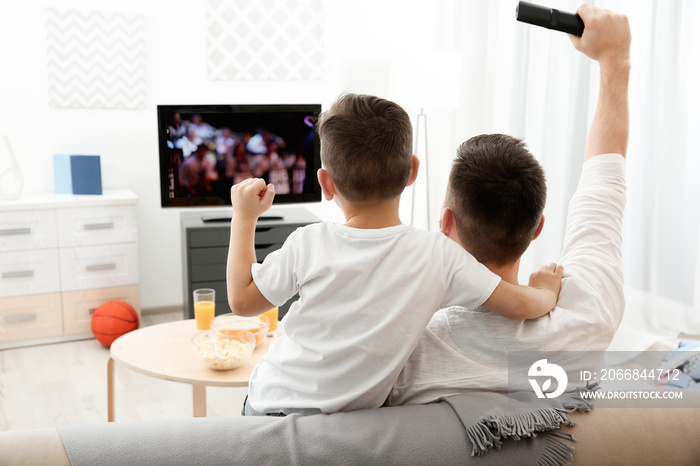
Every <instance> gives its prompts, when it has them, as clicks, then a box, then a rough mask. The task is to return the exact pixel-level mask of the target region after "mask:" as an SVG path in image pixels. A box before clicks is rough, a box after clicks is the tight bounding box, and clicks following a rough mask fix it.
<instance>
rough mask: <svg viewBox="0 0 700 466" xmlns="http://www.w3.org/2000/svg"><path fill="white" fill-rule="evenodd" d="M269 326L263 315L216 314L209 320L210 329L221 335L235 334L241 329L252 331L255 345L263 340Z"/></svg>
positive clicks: (267, 319) (268, 321)
mask: <svg viewBox="0 0 700 466" xmlns="http://www.w3.org/2000/svg"><path fill="white" fill-rule="evenodd" d="M269 328H270V319H269V318H268V317H267V316H265V315H259V316H256V317H243V316H237V315H236V314H233V313H229V314H221V315H219V316H216V317H214V319H212V321H211V329H212V330H213V331H215V332H216V333H217V334H219V335H221V336H227V335H229V334H231V335H236V334H237V332H239V331H241V330H244V331H247V332H250V333H252V334H253V335H255V346H256V347H257V346H258V345H259V344H260V343H261V342H262V341H263V339H264V338H265V335H267V331H268V330H269Z"/></svg>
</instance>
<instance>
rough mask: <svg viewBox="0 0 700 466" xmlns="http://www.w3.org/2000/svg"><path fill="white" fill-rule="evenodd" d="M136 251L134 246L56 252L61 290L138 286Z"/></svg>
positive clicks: (86, 248) (118, 245)
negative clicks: (57, 254)
mask: <svg viewBox="0 0 700 466" xmlns="http://www.w3.org/2000/svg"><path fill="white" fill-rule="evenodd" d="M137 249H138V248H137V246H136V243H127V244H112V245H109V246H87V247H83V248H63V249H60V250H59V254H60V257H61V288H62V289H63V291H76V290H86V289H90V288H105V287H111V286H125V285H136V284H138V282H139V270H138V267H139V264H138V251H137Z"/></svg>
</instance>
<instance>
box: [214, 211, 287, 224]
mask: <svg viewBox="0 0 700 466" xmlns="http://www.w3.org/2000/svg"><path fill="white" fill-rule="evenodd" d="M270 220H278V221H282V220H284V216H282V215H277V214H274V213H273V214H269V215H261V216H260V218H258V221H260V222H267V221H270ZM230 221H231V215H219V214H204V215H202V222H204V223H222V222H230Z"/></svg>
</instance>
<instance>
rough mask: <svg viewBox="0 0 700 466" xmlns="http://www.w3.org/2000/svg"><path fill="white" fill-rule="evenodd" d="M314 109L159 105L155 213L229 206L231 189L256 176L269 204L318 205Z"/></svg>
mask: <svg viewBox="0 0 700 466" xmlns="http://www.w3.org/2000/svg"><path fill="white" fill-rule="evenodd" d="M320 112H321V105H320V104H301V105H299V104H296V105H159V106H158V142H159V153H160V154H159V155H160V193H161V206H162V207H214V206H230V205H231V194H230V193H231V186H232V185H233V184H236V183H239V182H240V181H242V180H244V179H246V178H251V177H256V178H262V179H264V180H265V181H266V182H268V183H272V184H274V185H275V199H274V203H305V202H319V201H320V200H321V187H320V186H319V184H318V180H317V178H316V171H317V170H318V169H319V168H321V156H320V143H319V139H318V136H317V134H316V130H315V125H314V122H315V121H316V119H317V118H318V115H319V114H320Z"/></svg>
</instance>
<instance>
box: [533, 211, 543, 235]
mask: <svg viewBox="0 0 700 466" xmlns="http://www.w3.org/2000/svg"><path fill="white" fill-rule="evenodd" d="M543 227H544V215H542V218H540V224H539V225H537V229H536V230H535V234H534V235H532V241H535V240H536V239H537V237H538V236H540V233H542V228H543Z"/></svg>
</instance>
